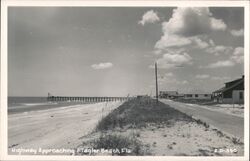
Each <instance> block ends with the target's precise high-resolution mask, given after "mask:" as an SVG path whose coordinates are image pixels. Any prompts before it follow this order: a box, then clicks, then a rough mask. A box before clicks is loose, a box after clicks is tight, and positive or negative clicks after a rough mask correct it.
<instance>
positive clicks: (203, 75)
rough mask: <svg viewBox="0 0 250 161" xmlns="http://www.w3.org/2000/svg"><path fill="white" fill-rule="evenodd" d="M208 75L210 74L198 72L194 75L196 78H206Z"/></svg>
mask: <svg viewBox="0 0 250 161" xmlns="http://www.w3.org/2000/svg"><path fill="white" fill-rule="evenodd" d="M209 77H210V75H208V74H198V75H196V76H195V78H197V79H207V78H209Z"/></svg>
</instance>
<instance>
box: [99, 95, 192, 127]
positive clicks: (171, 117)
mask: <svg viewBox="0 0 250 161" xmlns="http://www.w3.org/2000/svg"><path fill="white" fill-rule="evenodd" d="M177 120H182V121H191V120H192V118H191V117H190V116H187V115H186V114H184V113H181V112H179V111H177V110H175V109H173V108H171V107H169V106H168V105H166V104H164V103H162V102H159V103H158V104H156V102H155V100H153V99H150V98H145V99H143V98H140V99H133V100H130V101H128V102H125V103H124V104H122V105H121V106H120V107H118V108H117V109H115V110H114V111H112V112H111V113H110V114H109V115H107V116H106V117H105V118H103V119H102V120H101V121H100V122H99V123H98V125H97V127H96V130H97V131H98V130H101V131H103V130H112V129H114V128H124V127H129V128H133V127H134V128H138V127H139V128H140V127H145V126H146V125H147V123H154V124H158V123H161V124H166V125H169V124H170V123H172V122H175V121H177Z"/></svg>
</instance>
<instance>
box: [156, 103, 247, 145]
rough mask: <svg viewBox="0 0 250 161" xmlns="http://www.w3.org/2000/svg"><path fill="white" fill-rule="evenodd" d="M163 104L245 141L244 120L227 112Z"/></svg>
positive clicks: (185, 105)
mask: <svg viewBox="0 0 250 161" xmlns="http://www.w3.org/2000/svg"><path fill="white" fill-rule="evenodd" d="M161 101H162V102H163V103H165V104H167V105H169V106H171V107H173V108H175V109H177V110H179V111H181V112H183V113H186V114H187V115H189V116H192V117H195V118H197V119H200V120H202V121H204V122H206V123H208V124H209V125H211V126H214V127H216V128H218V129H220V130H222V131H223V132H225V133H227V134H229V135H232V136H233V137H237V138H239V139H241V140H243V139H244V118H243V117H240V116H236V115H232V114H227V113H226V112H223V111H224V110H223V111H220V110H217V109H216V110H215V109H214V108H211V107H208V106H203V105H198V104H188V103H181V102H175V101H172V100H166V99H162V100H161Z"/></svg>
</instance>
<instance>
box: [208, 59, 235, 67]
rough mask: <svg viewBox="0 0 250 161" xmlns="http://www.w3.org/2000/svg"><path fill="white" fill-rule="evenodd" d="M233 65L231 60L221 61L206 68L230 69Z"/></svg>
mask: <svg viewBox="0 0 250 161" xmlns="http://www.w3.org/2000/svg"><path fill="white" fill-rule="evenodd" d="M234 65H235V63H234V62H233V61H231V60H222V61H217V62H216V63H212V64H210V65H208V66H207V68H220V67H232V66H234Z"/></svg>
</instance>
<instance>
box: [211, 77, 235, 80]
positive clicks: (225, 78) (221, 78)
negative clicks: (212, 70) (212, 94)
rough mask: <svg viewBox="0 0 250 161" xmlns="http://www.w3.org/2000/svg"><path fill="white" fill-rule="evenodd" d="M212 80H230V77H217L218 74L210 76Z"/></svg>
mask: <svg viewBox="0 0 250 161" xmlns="http://www.w3.org/2000/svg"><path fill="white" fill-rule="evenodd" d="M211 79H212V80H215V81H225V80H230V79H231V78H230V77H225V76H224V77H218V76H213V77H211Z"/></svg>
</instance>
